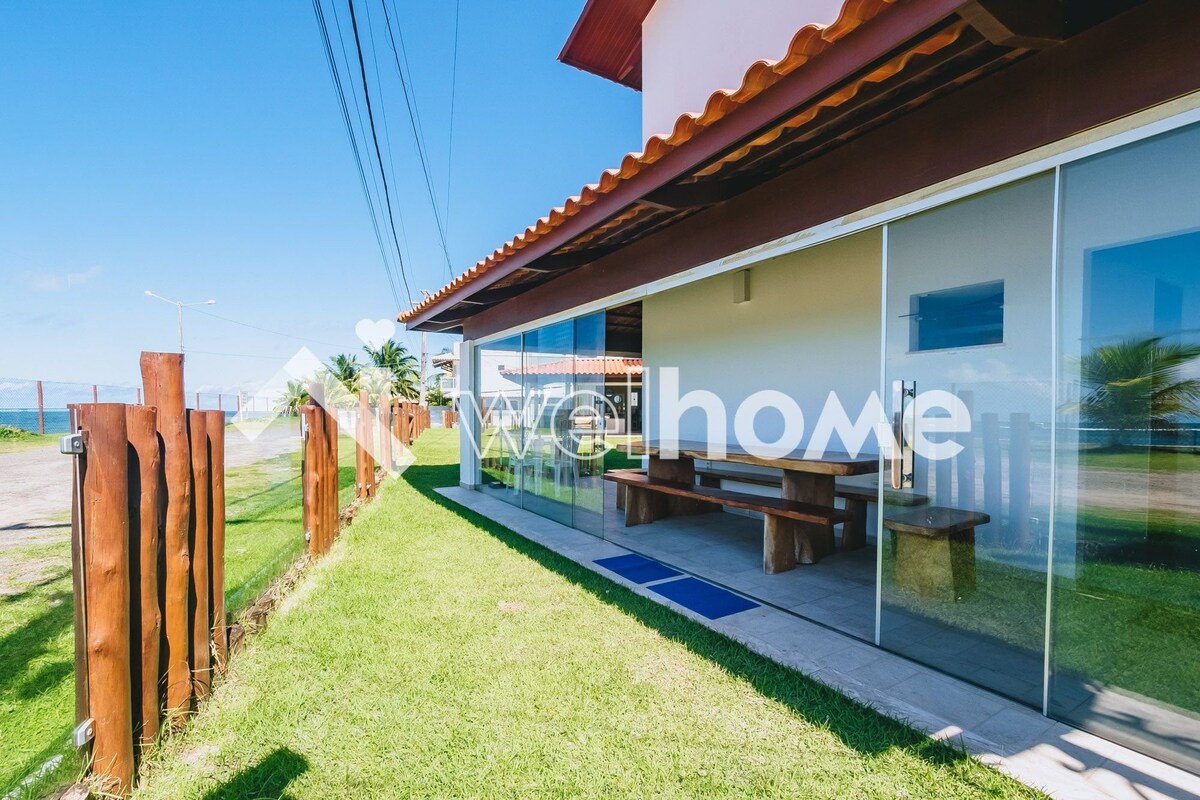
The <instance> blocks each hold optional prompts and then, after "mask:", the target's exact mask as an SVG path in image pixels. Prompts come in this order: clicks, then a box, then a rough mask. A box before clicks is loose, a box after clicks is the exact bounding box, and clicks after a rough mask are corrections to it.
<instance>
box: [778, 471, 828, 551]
mask: <svg viewBox="0 0 1200 800" xmlns="http://www.w3.org/2000/svg"><path fill="white" fill-rule="evenodd" d="M834 488H835V487H834V481H833V476H832V475H818V474H815V473H812V472H797V471H795V470H784V472H783V491H782V492H781V496H782V497H783V499H784V500H795V501H797V502H800V503H812V504H813V505H818V506H825V507H827V508H833V507H834V499H833V493H834ZM795 528H796V560H797V561H798V562H799V563H801V564H815V563H817V562H818V561H820V560H821V559H822V558H824V557H825V556H827V555H829V554H830V553H832V552H833V528H832V527H830V526H828V525H813V524H812V523H808V522H797V523H796V524H795Z"/></svg>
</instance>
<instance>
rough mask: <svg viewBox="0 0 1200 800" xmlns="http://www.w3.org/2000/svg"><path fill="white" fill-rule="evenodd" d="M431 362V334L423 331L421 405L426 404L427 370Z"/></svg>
mask: <svg viewBox="0 0 1200 800" xmlns="http://www.w3.org/2000/svg"><path fill="white" fill-rule="evenodd" d="M428 364H429V334H427V333H426V332H425V331H421V405H425V371H426V369H427V368H428Z"/></svg>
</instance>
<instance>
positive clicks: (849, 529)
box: [696, 469, 929, 551]
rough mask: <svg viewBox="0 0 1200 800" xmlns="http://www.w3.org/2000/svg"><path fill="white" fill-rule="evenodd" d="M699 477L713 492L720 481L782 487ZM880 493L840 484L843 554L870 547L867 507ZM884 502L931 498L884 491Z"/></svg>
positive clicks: (773, 481) (763, 478)
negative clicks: (846, 515)
mask: <svg viewBox="0 0 1200 800" xmlns="http://www.w3.org/2000/svg"><path fill="white" fill-rule="evenodd" d="M696 475H697V476H698V477H699V478H700V485H701V486H710V487H713V488H720V486H721V481H731V482H737V483H748V484H751V485H757V486H771V487H774V488H776V489H778V488H780V487H781V486H782V485H783V478H782V477H780V476H778V475H756V474H753V473H748V472H734V471H732V470H720V469H703V470H699V469H698V470H696ZM877 492H878V490H877V489H876V487H874V486H867V485H863V484H856V483H844V482H841V481H839V482H838V483H837V488H836V489H835V490H834V496H835V497H840V498H842V500H843V501H844V502H845V504H846V511H848V512H849V513H850V519H848V520H847V521H846V524H845V525H843V526H842V550H843V551H847V550H858V549H860V548H862V547H866V546H867V505H868V504H869V503H874V502H876V501H877V500H878V499H879V496H878V494H877ZM883 501H884V502H885V503H886V504H887V505H889V506H923V505H926V504H928V503H929V498H928V497H926V496H925V495H923V494H916V493H914V492H899V491H895V490H893V489H884V490H883Z"/></svg>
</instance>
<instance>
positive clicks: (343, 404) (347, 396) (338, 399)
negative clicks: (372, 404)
mask: <svg viewBox="0 0 1200 800" xmlns="http://www.w3.org/2000/svg"><path fill="white" fill-rule="evenodd" d="M357 377H358V376H357V374H356V375H355V379H354V380H355V381H356V382H357ZM308 385H309V387H310V388H309V394H310V395H311V396H312V398H313V400H315V401H316V402H317V404H318V405H320V406H321V407H323V408H326V409H337V408H350V407H351V406H353V405H354V404H355V403H356V402H358V401H357V400H356V399H355V395H353V394H351V392H350V390H349V389H347V388H346V384H345V382H344V381H342V379H340V378H339V377H338V376H337V375H335V374H334V373H333V372H331V371H330V370H328V369H325V368H321V369H319V370H317V374H316V375H314V376H313V377H312V379H311V380H310V381H309V383H308Z"/></svg>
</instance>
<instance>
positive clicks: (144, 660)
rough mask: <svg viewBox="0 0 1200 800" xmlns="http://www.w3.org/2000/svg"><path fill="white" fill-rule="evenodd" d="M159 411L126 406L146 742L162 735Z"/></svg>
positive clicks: (139, 688) (135, 665)
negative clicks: (159, 733) (159, 581)
mask: <svg viewBox="0 0 1200 800" xmlns="http://www.w3.org/2000/svg"><path fill="white" fill-rule="evenodd" d="M157 416H158V412H157V410H156V409H155V408H153V407H151V406H141V405H138V406H126V407H125V427H126V432H127V435H128V437H129V445H130V448H131V450H132V452H131V454H130V455H131V459H130V464H129V571H130V576H131V577H130V590H131V591H132V593H133V598H132V600H131V602H130V604H129V610H130V636H131V637H132V639H133V642H134V643H135V645H136V646H137V649H138V651H139V653H140V658H134V659H133V660H132V663H131V668H132V673H133V674H132V681H133V698H134V705H133V719H134V732H135V733H136V734H137V741H138V743H139V744H140V745H141V746H142V747H149V746H150V745H152V744H154V742H155V741H156V740H157V739H158V726H159V701H158V666H159V656H160V652H159V648H160V642H161V639H162V612H161V611H160V609H159V604H158V545H159V516H158V512H159V507H160V506H159V503H160V500H159V481H160V480H161V477H160V476H161V470H162V454H161V449H160V446H159V439H158V420H157Z"/></svg>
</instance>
